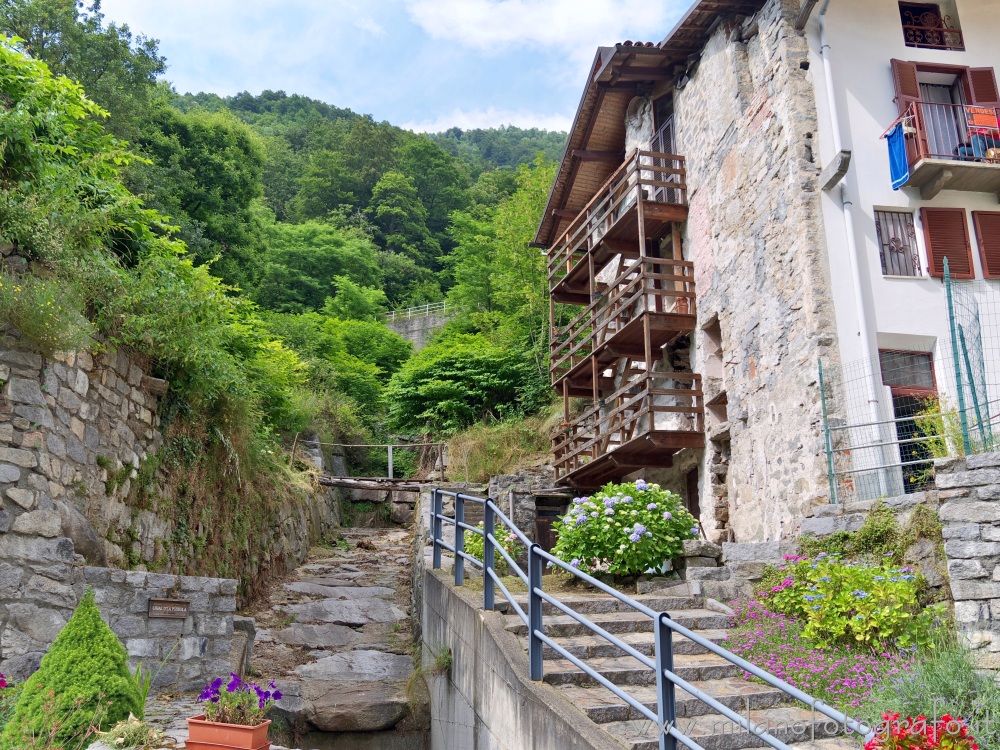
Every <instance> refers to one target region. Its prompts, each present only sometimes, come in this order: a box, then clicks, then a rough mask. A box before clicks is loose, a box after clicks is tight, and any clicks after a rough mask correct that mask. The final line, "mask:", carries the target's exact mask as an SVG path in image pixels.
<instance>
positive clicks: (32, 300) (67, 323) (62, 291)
mask: <svg viewBox="0 0 1000 750" xmlns="http://www.w3.org/2000/svg"><path fill="white" fill-rule="evenodd" d="M82 308H83V305H82V304H81V303H80V300H79V295H78V294H77V293H76V291H75V290H74V289H72V288H71V287H69V285H67V284H65V283H62V282H60V281H57V280H55V279H42V278H39V277H37V276H32V275H30V274H28V275H24V276H9V275H7V274H3V273H0V321H4V322H6V323H9V324H10V325H12V326H13V327H14V328H15V329H17V331H18V332H19V333H21V334H22V335H23V336H24V337H25V338H26V339H28V341H30V342H32V343H33V344H35V346H37V347H38V348H39V349H41V350H42V351H43V352H45V353H52V352H54V351H60V350H61V351H75V350H77V349H80V348H82V347H84V346H86V344H87V343H88V342H89V341H90V332H91V326H90V322H89V321H88V320H87V319H86V318H85V317H84V316H83V314H82V313H81V310H82Z"/></svg>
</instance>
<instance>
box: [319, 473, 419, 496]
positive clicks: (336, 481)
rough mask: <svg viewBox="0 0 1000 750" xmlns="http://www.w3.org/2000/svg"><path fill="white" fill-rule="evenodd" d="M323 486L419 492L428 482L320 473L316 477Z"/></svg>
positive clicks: (377, 490)
mask: <svg viewBox="0 0 1000 750" xmlns="http://www.w3.org/2000/svg"><path fill="white" fill-rule="evenodd" d="M316 481H317V482H319V484H321V485H323V486H324V487H343V488H345V489H349V490H375V491H376V492H420V491H421V490H423V489H424V487H429V486H430V484H421V483H420V482H410V481H406V480H401V479H399V480H393V479H386V478H383V477H374V478H372V477H334V476H330V475H329V474H320V475H319V477H317V479H316Z"/></svg>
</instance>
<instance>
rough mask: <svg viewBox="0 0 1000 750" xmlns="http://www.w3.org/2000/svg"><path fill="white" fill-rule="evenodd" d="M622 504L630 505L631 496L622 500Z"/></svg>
mask: <svg viewBox="0 0 1000 750" xmlns="http://www.w3.org/2000/svg"><path fill="white" fill-rule="evenodd" d="M622 502H623V503H630V502H632V496H631V495H626V496H625V497H623V498H622Z"/></svg>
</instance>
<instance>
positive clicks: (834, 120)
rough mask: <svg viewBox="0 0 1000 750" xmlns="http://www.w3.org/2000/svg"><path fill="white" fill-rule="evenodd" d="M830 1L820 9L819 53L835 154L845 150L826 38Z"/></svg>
mask: <svg viewBox="0 0 1000 750" xmlns="http://www.w3.org/2000/svg"><path fill="white" fill-rule="evenodd" d="M829 7H830V0H823V5H822V7H821V8H820V9H819V53H820V54H821V55H822V56H823V77H824V78H825V79H826V99H827V104H828V106H829V108H830V125H831V128H832V130H833V153H834V154H839V153H840V152H841V151H843V150H844V148H843V141H842V139H841V137H840V115H839V114H838V113H837V97H836V95H835V93H834V89H833V66H832V65H831V64H830V44H829V42H827V37H826V10H827V8H829Z"/></svg>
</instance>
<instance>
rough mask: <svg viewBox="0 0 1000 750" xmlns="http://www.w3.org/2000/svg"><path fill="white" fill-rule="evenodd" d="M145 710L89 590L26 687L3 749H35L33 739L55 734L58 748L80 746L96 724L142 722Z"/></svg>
mask: <svg viewBox="0 0 1000 750" xmlns="http://www.w3.org/2000/svg"><path fill="white" fill-rule="evenodd" d="M102 707H106V712H104V713H103V714H102V712H101V709H102ZM144 708H145V707H144V706H143V705H142V702H141V700H140V698H139V691H138V688H137V686H136V683H135V681H134V680H133V679H132V675H131V674H129V670H128V654H127V653H125V648H124V647H123V646H122V644H121V643H120V642H119V640H118V637H117V636H116V635H115V634H114V633H113V632H111V628H109V627H108V626H107V624H106V623H105V622H104V620H102V619H101V613H100V611H98V609H97V605H96V604H94V592H93V591H91V590H90V589H87V593H86V594H84V596H83V599H82V600H81V601H80V604H79V605H78V606H77V608H76V611H75V612H74V613H73V616H72V617H71V618H70V620H69V622H68V623H66V625H65V627H64V628H63V629H62V631H60V633H59V635H58V636H57V637H56V640H55V642H54V643H53V644H52V646H50V647H49V650H48V652H47V653H46V654H45V656H43V657H42V663H41V666H40V667H39V669H38V671H37V672H35V673H34V674H33V675H31V677H29V678H28V679H27V681H25V683H24V684H23V685H22V686H21V688H20V694H19V696H18V699H17V703H16V704H15V706H14V715H13V716H12V717H11V718H10V720H9V721H8V722H7V724H6V726H5V727H4V729H3V734H2V735H0V748H2V749H3V750H21V749H22V748H24V747H34V743H33V738H40V737H48V736H49V735H50V733H52V732H54V733H55V737H54V739H55V740H56V744H57V745H58V746H59V747H62V746H64V745H65V746H66V747H69V746H70V743H71V742H72V743H73V746H76V745H77V743H79V742H80V741H81V740H82V739H83V738H84V737H85V736H86V735H85V733H86V732H87V730H88V729H89V727H90V722H91V721H92V720H94V719H95V718H96V719H97V720H98V722H97V723H98V727H103V728H105V729H107V728H109V727H111V726H113V725H114V724H116V723H117V722H119V721H121V720H123V719H127V718H128V716H129V714H134V715H136V716H142V715H143V711H144ZM84 744H86V743H84Z"/></svg>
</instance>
